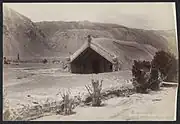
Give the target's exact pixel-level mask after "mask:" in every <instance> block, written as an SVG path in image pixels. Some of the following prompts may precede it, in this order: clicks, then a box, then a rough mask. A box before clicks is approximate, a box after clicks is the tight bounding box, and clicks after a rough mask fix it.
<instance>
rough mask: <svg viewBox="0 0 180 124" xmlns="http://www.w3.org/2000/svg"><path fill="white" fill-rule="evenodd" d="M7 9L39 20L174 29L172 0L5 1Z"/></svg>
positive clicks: (173, 5) (33, 19)
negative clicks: (144, 0)
mask: <svg viewBox="0 0 180 124" xmlns="http://www.w3.org/2000/svg"><path fill="white" fill-rule="evenodd" d="M4 5H6V6H8V7H9V8H12V9H13V10H15V11H17V12H19V13H21V14H23V15H24V16H27V17H29V18H30V19H31V20H32V21H34V22H39V21H83V20H88V21H92V22H105V23H116V24H120V25H125V26H128V27H132V28H144V29H159V30H169V29H175V24H176V21H175V20H176V18H175V16H174V15H175V4H174V3H131V4H130V3H113V4H112V3H111V4H110V3H106V4H102V3H99V4H97V3H96V4H95V3H94V4H93V3H86V4H85V3H81V4H80V3H76V4H75V3H68V4H67V3H66V4H65V3H6V4H4Z"/></svg>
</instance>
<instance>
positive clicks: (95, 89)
mask: <svg viewBox="0 0 180 124" xmlns="http://www.w3.org/2000/svg"><path fill="white" fill-rule="evenodd" d="M102 82H103V80H101V83H100V82H99V80H96V81H94V80H93V79H92V81H91V85H92V86H91V87H90V86H88V85H87V86H86V85H85V87H86V89H87V90H88V92H89V94H90V96H91V98H92V106H100V105H101V90H102Z"/></svg>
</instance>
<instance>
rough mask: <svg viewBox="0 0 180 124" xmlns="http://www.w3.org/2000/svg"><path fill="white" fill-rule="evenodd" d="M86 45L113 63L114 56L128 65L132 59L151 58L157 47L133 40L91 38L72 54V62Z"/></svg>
mask: <svg viewBox="0 0 180 124" xmlns="http://www.w3.org/2000/svg"><path fill="white" fill-rule="evenodd" d="M88 47H90V48H91V49H92V50H94V51H95V52H97V53H98V54H100V55H101V56H102V57H104V58H105V59H107V60H108V61H109V62H111V63H113V58H114V57H116V58H117V59H118V62H119V63H121V64H123V65H126V64H127V66H129V63H128V62H130V63H132V62H133V60H151V59H152V58H153V56H154V54H155V52H157V49H156V48H154V47H152V46H151V45H147V44H139V43H137V42H133V41H120V40H115V39H108V38H93V39H92V41H91V43H90V45H89V46H88V43H87V42H86V43H85V44H84V45H82V47H81V48H80V49H78V50H77V51H76V52H75V53H74V54H73V55H72V56H70V59H71V62H73V61H74V60H75V59H76V58H77V57H78V56H79V55H80V54H81V53H82V52H83V51H85V50H86V49H87V48H88Z"/></svg>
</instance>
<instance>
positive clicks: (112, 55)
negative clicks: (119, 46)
mask: <svg viewBox="0 0 180 124" xmlns="http://www.w3.org/2000/svg"><path fill="white" fill-rule="evenodd" d="M91 43H92V44H94V45H96V46H97V47H99V48H100V49H102V50H103V51H105V52H106V53H108V54H109V55H110V56H111V57H114V56H116V55H115V54H112V53H111V52H108V51H107V50H105V49H104V48H103V47H102V46H100V45H99V44H96V43H93V42H91Z"/></svg>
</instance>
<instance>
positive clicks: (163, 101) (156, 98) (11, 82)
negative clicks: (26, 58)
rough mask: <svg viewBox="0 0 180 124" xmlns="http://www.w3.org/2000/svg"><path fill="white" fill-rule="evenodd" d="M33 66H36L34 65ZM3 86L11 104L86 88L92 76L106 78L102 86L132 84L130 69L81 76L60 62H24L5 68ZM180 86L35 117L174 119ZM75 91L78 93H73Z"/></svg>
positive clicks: (14, 105)
mask: <svg viewBox="0 0 180 124" xmlns="http://www.w3.org/2000/svg"><path fill="white" fill-rule="evenodd" d="M32 67H33V68H32ZM3 74H4V84H3V85H4V87H5V88H6V90H7V98H8V99H9V103H10V105H11V106H12V107H17V106H18V103H23V104H29V103H30V102H32V101H30V100H29V99H28V98H27V95H31V96H33V97H35V98H36V99H38V100H41V99H47V98H53V99H59V97H56V94H57V92H58V91H59V89H63V88H71V89H76V92H80V91H82V90H86V89H85V88H84V85H86V84H89V83H90V82H91V81H90V80H91V79H92V78H98V79H103V80H104V81H103V88H107V87H111V86H114V85H122V86H129V84H127V82H126V81H125V80H128V79H131V73H130V71H127V70H126V71H121V72H115V73H114V72H113V73H103V74H98V75H92V74H90V75H81V74H71V73H66V72H62V70H61V69H60V68H58V65H34V66H32V65H21V66H15V67H4V73H3ZM176 91H177V88H174V87H169V88H162V89H161V90H160V91H158V92H151V93H150V94H133V95H131V96H129V97H117V98H111V99H109V100H105V101H104V106H102V107H99V108H96V107H87V106H84V107H83V106H79V107H77V108H75V110H74V111H75V112H76V113H75V114H73V115H70V116H61V115H51V116H44V117H42V118H39V119H36V120H46V121H47V120H58V121H60V120H111V121H113V120H174V119H175V118H174V117H175V112H176V111H175V106H176V95H177V93H176ZM74 94H76V93H74Z"/></svg>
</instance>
